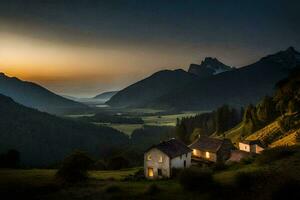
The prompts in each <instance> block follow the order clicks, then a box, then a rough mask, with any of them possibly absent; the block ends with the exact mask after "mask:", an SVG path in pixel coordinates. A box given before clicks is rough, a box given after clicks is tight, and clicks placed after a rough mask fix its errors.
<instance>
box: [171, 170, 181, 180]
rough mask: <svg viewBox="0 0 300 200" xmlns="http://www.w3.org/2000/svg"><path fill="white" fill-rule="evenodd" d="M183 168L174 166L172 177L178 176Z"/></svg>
mask: <svg viewBox="0 0 300 200" xmlns="http://www.w3.org/2000/svg"><path fill="white" fill-rule="evenodd" d="M182 170H183V169H178V168H172V178H178V177H179V175H180V174H181V172H182Z"/></svg>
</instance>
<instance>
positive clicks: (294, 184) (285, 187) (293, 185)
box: [272, 179, 300, 200]
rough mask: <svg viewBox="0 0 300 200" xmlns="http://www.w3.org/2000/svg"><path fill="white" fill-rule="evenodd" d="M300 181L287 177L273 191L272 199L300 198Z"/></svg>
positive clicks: (291, 199) (290, 199)
mask: <svg viewBox="0 0 300 200" xmlns="http://www.w3.org/2000/svg"><path fill="white" fill-rule="evenodd" d="M299 188H300V182H299V181H297V180H294V179H289V180H286V181H283V182H282V184H280V185H279V186H278V187H277V189H276V190H275V191H274V192H273V195H272V199H273V200H281V199H287V196H288V199H289V200H296V199H297V200H298V199H300V193H299Z"/></svg>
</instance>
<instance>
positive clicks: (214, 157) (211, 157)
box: [193, 149, 217, 162]
mask: <svg viewBox="0 0 300 200" xmlns="http://www.w3.org/2000/svg"><path fill="white" fill-rule="evenodd" d="M206 152H207V151H200V150H198V149H193V157H195V158H201V159H205V160H208V161H212V162H217V154H216V153H213V152H209V158H207V157H206Z"/></svg>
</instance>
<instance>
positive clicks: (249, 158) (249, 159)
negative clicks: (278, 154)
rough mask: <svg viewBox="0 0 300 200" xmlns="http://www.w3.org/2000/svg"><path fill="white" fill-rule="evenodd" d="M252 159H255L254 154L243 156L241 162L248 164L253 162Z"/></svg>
mask: <svg viewBox="0 0 300 200" xmlns="http://www.w3.org/2000/svg"><path fill="white" fill-rule="evenodd" d="M254 160H255V158H254V156H249V157H245V158H242V159H241V164H244V165H249V164H251V163H253V162H254Z"/></svg>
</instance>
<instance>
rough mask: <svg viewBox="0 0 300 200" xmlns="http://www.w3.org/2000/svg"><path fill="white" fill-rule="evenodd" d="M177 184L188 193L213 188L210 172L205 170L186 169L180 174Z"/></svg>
mask: <svg viewBox="0 0 300 200" xmlns="http://www.w3.org/2000/svg"><path fill="white" fill-rule="evenodd" d="M179 182H180V184H181V185H182V187H183V188H184V189H186V190H190V191H196V190H197V191H200V192H201V191H207V190H210V189H211V188H212V186H214V184H215V183H214V180H213V177H212V172H211V171H209V170H207V169H199V168H188V169H185V170H183V171H182V172H181V174H180V176H179Z"/></svg>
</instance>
